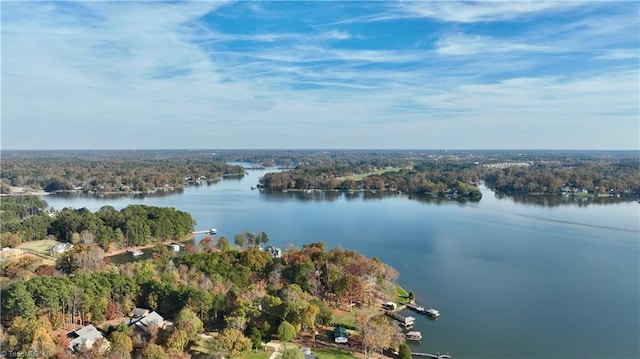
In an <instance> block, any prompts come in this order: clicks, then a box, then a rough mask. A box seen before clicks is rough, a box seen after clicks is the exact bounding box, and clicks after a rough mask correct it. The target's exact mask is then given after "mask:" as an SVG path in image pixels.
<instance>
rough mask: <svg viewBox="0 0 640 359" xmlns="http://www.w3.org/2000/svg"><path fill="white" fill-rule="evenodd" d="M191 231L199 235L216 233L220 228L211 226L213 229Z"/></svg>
mask: <svg viewBox="0 0 640 359" xmlns="http://www.w3.org/2000/svg"><path fill="white" fill-rule="evenodd" d="M191 233H192V234H193V235H197V234H216V233H218V230H217V229H215V228H211V229H207V230H204V231H194V232H191Z"/></svg>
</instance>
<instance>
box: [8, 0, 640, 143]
mask: <svg viewBox="0 0 640 359" xmlns="http://www.w3.org/2000/svg"><path fill="white" fill-rule="evenodd" d="M261 5H262V4H261ZM2 6H3V14H2V22H3V26H2V35H3V39H2V46H3V49H2V51H3V53H2V79H3V94H2V119H3V123H2V126H3V131H2V136H3V142H4V144H3V145H4V146H6V147H8V148H43V147H50V148H55V147H58V148H61V147H63V148H94V147H96V146H98V147H101V148H126V147H137V148H154V147H155V148H158V147H169V148H192V147H200V148H204V147H209V148H211V147H248V146H249V147H278V146H280V147H287V146H292V147H295V146H298V147H336V146H344V145H345V144H349V145H352V146H353V147H371V146H375V147H379V148H383V147H416V148H424V147H430V148H436V147H439V148H443V147H448V148H453V147H459V148H474V147H476V148H478V147H485V148H486V147H490V146H488V145H486V144H487V143H488V142H487V141H492V142H491V143H492V144H493V145H494V146H495V147H502V148H505V147H510V146H509V145H510V144H511V143H514V142H511V141H513V140H512V139H511V138H512V137H510V136H509V135H505V136H502V137H504V138H498V137H496V138H489V139H487V137H486V136H485V137H478V136H477V134H478V133H487V134H488V136H490V135H491V134H496V133H500V132H501V131H503V130H504V129H507V128H511V129H512V130H513V131H515V132H514V133H517V132H518V130H517V129H516V127H517V126H524V125H525V124H526V128H531V129H535V130H537V131H538V133H537V134H535V135H529V137H528V138H526V136H525V137H523V138H520V140H521V141H526V142H521V143H525V144H526V145H527V146H530V147H538V148H540V147H548V146H551V147H562V148H571V147H576V146H578V147H580V146H581V148H584V147H588V146H590V145H591V144H596V147H604V146H609V147H611V148H616V146H623V147H625V148H629V147H634V146H637V145H636V144H637V136H635V137H634V133H636V134H637V133H638V131H637V130H638V129H637V126H638V125H637V116H638V107H637V104H638V101H637V99H638V96H639V95H638V70H637V68H636V69H627V70H624V71H623V70H621V69H617V70H611V69H607V70H606V71H602V73H598V74H597V75H596V74H595V73H596V72H593V73H590V74H589V73H578V74H577V75H576V74H572V75H567V76H566V77H557V76H550V75H531V74H529V75H525V74H526V73H527V70H529V69H534V68H536V67H537V65H538V63H537V62H536V60H534V59H531V58H528V57H526V56H517V55H518V54H530V53H539V52H542V53H548V52H550V51H554V49H555V48H557V46H556V44H550V43H546V42H539V41H533V40H530V39H527V38H524V37H522V38H515V39H509V40H502V39H499V38H493V37H489V36H476V35H469V34H465V33H461V32H451V31H448V32H444V33H445V34H446V35H443V36H441V37H440V39H439V42H438V43H437V47H436V51H438V53H440V54H446V55H454V54H455V55H473V54H482V53H489V54H494V55H497V56H495V57H500V56H505V57H506V55H507V54H515V55H514V56H511V57H508V61H505V62H504V63H499V64H498V65H499V66H496V65H497V61H496V60H495V58H493V57H490V56H489V57H482V56H479V57H475V56H457V57H454V56H447V57H440V56H433V55H434V52H433V51H431V50H427V49H419V48H418V49H414V50H407V49H393V50H392V49H384V48H378V49H367V48H366V47H365V48H360V49H350V48H340V47H332V46H331V44H332V43H333V42H339V41H343V40H351V39H354V38H358V39H360V38H359V37H358V36H356V35H353V34H354V33H356V32H351V29H348V30H345V29H340V30H337V29H335V30H327V31H319V32H311V33H309V34H305V33H297V32H278V31H277V29H275V30H273V29H272V31H270V32H262V33H251V34H246V35H244V34H233V33H222V32H219V33H214V32H213V31H212V30H209V29H208V28H206V27H203V24H202V23H201V18H202V16H204V15H205V14H208V13H209V12H211V11H216V9H217V7H218V6H221V5H220V4H218V3H209V2H197V3H170V4H159V3H153V4H148V3H128V2H127V3H124V4H118V5H117V6H116V5H113V4H110V3H102V2H97V3H81V4H80V5H77V4H67V3H42V4H40V3H39V4H30V3H26V4H24V3H15V4H12V3H8V4H7V3H3V4H2ZM66 6H72V7H73V8H65V7H66ZM264 6H266V5H264ZM416 6H418V5H416ZM438 6H448V5H445V4H441V5H438ZM500 6H502V5H500ZM539 11H543V10H539ZM478 16H479V15H477V16H475V18H478ZM483 16H485V17H488V16H489V15H483ZM467 17H468V18H473V17H472V16H470V15H467ZM207 40H210V41H211V42H212V43H211V44H208V43H206V41H207ZM203 41H204V43H203ZM233 41H256V42H259V43H260V44H258V45H260V46H257V45H256V46H255V47H253V48H251V49H248V50H247V49H246V47H245V48H244V50H242V51H241V50H239V49H237V48H235V47H233V46H230V45H232V44H229V43H227V44H224V45H227V46H224V47H223V46H219V47H218V46H216V45H217V43H216V42H233ZM539 44H544V45H539ZM365 45H366V43H365ZM222 48H224V51H223V50H220V49H222ZM631 50H633V49H629V50H628V52H627V51H624V49H623V50H621V51H620V52H615V51H611V52H607V51H608V50H606V49H604V50H603V49H599V50H598V51H599V52H598V54H601V55H602V56H606V57H608V58H614V57H617V58H621V57H625V56H630V55H631ZM471 58H473V59H471ZM603 59H604V58H603ZM507 72H511V73H522V74H523V75H521V76H516V75H511V78H509V79H500V78H495V77H493V76H489V75H495V74H496V73H499V74H501V75H502V76H504V75H503V74H504V73H507ZM489 77H491V79H490V80H487V78H489ZM614 111H615V112H617V113H618V114H617V115H616V116H614V115H612V114H611V113H612V112H614ZM611 119H616V120H618V121H621V126H623V128H626V129H622V130H621V129H618V128H615V129H612V130H611V133H610V134H611V136H614V135H615V138H616V140H615V141H610V140H608V139H607V138H610V136H608V137H607V138H603V137H602V136H601V134H600V133H598V132H597V131H594V132H593V133H591V132H589V133H587V134H586V135H585V136H586V137H583V138H582V139H581V141H582V142H576V143H575V144H573V145H572V146H568V145H567V146H561V144H562V142H561V141H562V138H561V137H557V138H556V137H553V136H555V135H553V136H552V135H551V134H555V133H562V132H563V131H565V130H566V128H578V127H581V126H584V127H587V128H592V127H596V126H598V125H599V124H601V123H609V122H611ZM543 130H544V131H543ZM634 130H635V132H634ZM25 133H30V134H31V135H30V136H25V135H24V134H25ZM550 133H551V134H550ZM547 136H549V137H547ZM105 137H106V138H109V141H108V142H105V141H104V140H103V138H105ZM515 137H517V136H515V135H514V138H515ZM551 138H553V141H552V140H551ZM374 139H375V141H378V140H380V141H383V142H371V141H374ZM340 141H342V142H340ZM384 141H387V142H384ZM483 141H484V142H483ZM545 141H546V142H545ZM427 143H428V145H427ZM515 144H516V147H519V146H517V145H518V143H515ZM597 144H604V145H597ZM512 147H513V146H512Z"/></svg>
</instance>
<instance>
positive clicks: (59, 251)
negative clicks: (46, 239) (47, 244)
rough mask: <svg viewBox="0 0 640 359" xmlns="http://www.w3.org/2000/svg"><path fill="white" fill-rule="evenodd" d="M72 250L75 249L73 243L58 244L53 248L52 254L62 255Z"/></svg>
mask: <svg viewBox="0 0 640 359" xmlns="http://www.w3.org/2000/svg"><path fill="white" fill-rule="evenodd" d="M71 248H73V244H71V243H58V244H56V245H55V246H52V247H51V253H53V254H62V253H64V252H66V251H68V250H69V249H71Z"/></svg>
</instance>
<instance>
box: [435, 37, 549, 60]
mask: <svg viewBox="0 0 640 359" xmlns="http://www.w3.org/2000/svg"><path fill="white" fill-rule="evenodd" d="M435 47H436V52H437V53H439V54H441V55H474V54H482V53H504V52H552V51H558V50H556V49H553V48H551V47H549V46H544V45H534V44H526V43H517V42H510V41H506V40H499V39H494V38H490V37H487V36H480V35H466V34H462V33H457V34H450V35H445V36H442V37H440V38H439V39H438V40H437V41H436V43H435Z"/></svg>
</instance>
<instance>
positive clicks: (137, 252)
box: [129, 249, 144, 257]
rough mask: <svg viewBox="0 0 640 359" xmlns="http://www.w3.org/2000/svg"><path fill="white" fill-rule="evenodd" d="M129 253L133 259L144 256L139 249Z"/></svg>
mask: <svg viewBox="0 0 640 359" xmlns="http://www.w3.org/2000/svg"><path fill="white" fill-rule="evenodd" d="M129 253H131V255H132V256H134V257H139V256H141V255H143V254H144V252H143V251H141V250H139V249H135V250H133V249H132V250H130V251H129Z"/></svg>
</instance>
